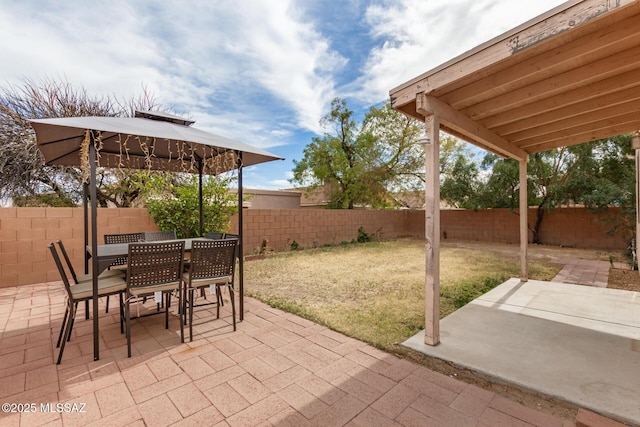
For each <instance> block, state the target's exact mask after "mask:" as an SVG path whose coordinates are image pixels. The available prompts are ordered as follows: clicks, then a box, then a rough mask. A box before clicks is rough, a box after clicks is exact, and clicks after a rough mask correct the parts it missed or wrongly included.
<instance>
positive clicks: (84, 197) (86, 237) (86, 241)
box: [82, 182, 89, 320]
mask: <svg viewBox="0 0 640 427" xmlns="http://www.w3.org/2000/svg"><path fill="white" fill-rule="evenodd" d="M88 203H89V183H88V182H83V183H82V207H83V208H84V212H83V216H84V246H83V248H85V251H84V274H89V253H87V250H86V248H87V245H88V244H89V205H88ZM84 318H85V319H86V320H89V300H87V301H85V302H84Z"/></svg>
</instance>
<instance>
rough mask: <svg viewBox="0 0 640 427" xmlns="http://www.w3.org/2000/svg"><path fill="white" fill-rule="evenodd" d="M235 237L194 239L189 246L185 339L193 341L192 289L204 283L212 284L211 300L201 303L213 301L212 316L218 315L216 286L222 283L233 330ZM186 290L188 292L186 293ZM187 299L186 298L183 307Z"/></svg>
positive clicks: (199, 287)
mask: <svg viewBox="0 0 640 427" xmlns="http://www.w3.org/2000/svg"><path fill="white" fill-rule="evenodd" d="M237 245H238V239H219V240H194V241H193V244H192V246H191V262H190V265H189V270H188V271H187V272H186V273H184V275H183V281H184V284H185V288H184V293H185V299H184V309H183V310H182V313H183V315H184V316H186V314H187V313H188V314H189V320H188V323H189V339H190V340H191V341H193V309H194V291H195V290H196V289H204V288H206V287H210V286H213V287H215V295H216V301H215V302H208V303H205V304H199V305H198V306H201V305H209V304H216V305H217V307H216V318H217V319H219V318H220V305H221V301H222V293H221V291H220V288H222V287H226V288H227V289H228V290H229V296H230V298H231V313H232V317H233V330H234V331H235V330H236V305H235V293H234V289H233V280H234V277H235V267H236V246H237ZM187 291H188V296H187ZM187 301H188V302H189V305H188V308H187Z"/></svg>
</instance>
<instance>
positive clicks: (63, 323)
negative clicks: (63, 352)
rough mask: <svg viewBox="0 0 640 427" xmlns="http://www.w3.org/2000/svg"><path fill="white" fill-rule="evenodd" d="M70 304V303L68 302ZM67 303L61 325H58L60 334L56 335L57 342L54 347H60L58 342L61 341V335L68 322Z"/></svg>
mask: <svg viewBox="0 0 640 427" xmlns="http://www.w3.org/2000/svg"><path fill="white" fill-rule="evenodd" d="M69 304H70V303H69ZM69 304H67V308H66V309H65V310H64V317H63V318H62V325H60V334H59V335H58V343H57V344H56V348H60V342H61V341H62V335H63V334H64V330H65V329H66V327H67V323H68V322H69V312H70V311H69Z"/></svg>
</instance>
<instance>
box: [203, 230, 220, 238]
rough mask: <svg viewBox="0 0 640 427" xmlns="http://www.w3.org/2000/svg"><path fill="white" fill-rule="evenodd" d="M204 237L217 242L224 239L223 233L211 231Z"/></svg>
mask: <svg viewBox="0 0 640 427" xmlns="http://www.w3.org/2000/svg"><path fill="white" fill-rule="evenodd" d="M204 237H205V238H207V239H213V240H217V239H222V238H223V237H224V233H221V232H219V231H209V232H207V234H205V235H204Z"/></svg>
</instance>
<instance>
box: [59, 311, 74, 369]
mask: <svg viewBox="0 0 640 427" xmlns="http://www.w3.org/2000/svg"><path fill="white" fill-rule="evenodd" d="M76 306H77V304H69V309H70V312H69V321H68V322H66V323H67V324H66V330H65V332H64V337H65V338H66V337H68V336H70V335H71V326H72V325H73V319H74V318H75V316H76ZM66 342H67V340H66V339H63V340H62V342H60V352H59V353H58V361H57V362H56V365H59V364H60V362H62V353H64V345H65V344H66Z"/></svg>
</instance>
